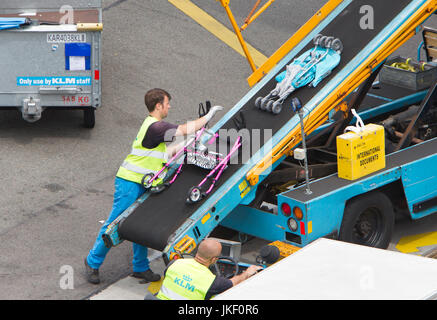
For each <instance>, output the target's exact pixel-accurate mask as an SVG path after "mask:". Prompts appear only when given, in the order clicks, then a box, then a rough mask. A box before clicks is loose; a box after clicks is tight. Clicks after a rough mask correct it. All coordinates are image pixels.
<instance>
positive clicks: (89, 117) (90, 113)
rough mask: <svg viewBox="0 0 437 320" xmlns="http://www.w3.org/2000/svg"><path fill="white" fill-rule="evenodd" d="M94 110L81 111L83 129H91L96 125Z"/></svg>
mask: <svg viewBox="0 0 437 320" xmlns="http://www.w3.org/2000/svg"><path fill="white" fill-rule="evenodd" d="M94 111H95V110H94V108H92V107H91V108H87V109H85V110H83V125H84V127H85V128H88V129H92V128H94V125H95V124H96V115H95V112H94Z"/></svg>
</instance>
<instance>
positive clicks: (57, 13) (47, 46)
mask: <svg viewBox="0 0 437 320" xmlns="http://www.w3.org/2000/svg"><path fill="white" fill-rule="evenodd" d="M64 4H65V3H64V2H62V1H60V0H43V1H35V0H33V1H32V0H25V1H20V2H19V3H17V2H16V1H12V0H4V1H2V2H1V3H0V17H10V16H15V17H17V16H20V17H27V18H29V19H30V20H31V24H30V25H28V26H23V27H20V28H15V29H8V30H2V31H0V65H1V69H2V74H3V76H2V77H1V79H0V110H8V109H18V110H20V111H21V113H22V115H23V118H24V119H25V120H26V121H29V122H34V121H37V120H39V119H40V118H41V116H42V112H43V110H45V109H47V108H57V109H65V110H72V109H73V110H84V126H85V127H87V128H93V127H94V125H95V114H94V112H95V109H97V108H99V107H100V106H101V103H102V101H101V100H102V99H101V96H102V93H101V90H102V87H101V61H102V53H101V30H102V1H101V0H91V1H84V0H75V1H69V2H68V6H65V5H64ZM67 46H68V49H67ZM75 55H78V56H79V55H80V56H83V57H84V58H83V59H84V60H85V63H84V64H85V68H83V66H81V63H82V62H80V63H79V65H80V66H79V67H78V69H79V70H77V69H75V68H74V67H73V66H72V65H71V66H70V61H72V60H70V56H75ZM80 59H81V58H80ZM81 61H83V60H81Z"/></svg>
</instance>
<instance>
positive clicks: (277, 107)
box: [272, 101, 282, 114]
mask: <svg viewBox="0 0 437 320" xmlns="http://www.w3.org/2000/svg"><path fill="white" fill-rule="evenodd" d="M281 111H282V103H280V102H278V101H276V102H275V103H273V106H272V112H273V113H274V114H279V113H281Z"/></svg>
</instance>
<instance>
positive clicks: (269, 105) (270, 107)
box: [266, 100, 275, 112]
mask: <svg viewBox="0 0 437 320" xmlns="http://www.w3.org/2000/svg"><path fill="white" fill-rule="evenodd" d="M274 103H275V101H273V100H269V101H267V105H266V111H268V112H272V107H273V104H274Z"/></svg>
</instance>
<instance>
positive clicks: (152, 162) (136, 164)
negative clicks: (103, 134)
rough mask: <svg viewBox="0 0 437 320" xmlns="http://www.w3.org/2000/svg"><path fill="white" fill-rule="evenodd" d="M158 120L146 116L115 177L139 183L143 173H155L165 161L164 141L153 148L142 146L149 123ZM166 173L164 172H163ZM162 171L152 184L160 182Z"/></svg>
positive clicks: (162, 177)
mask: <svg viewBox="0 0 437 320" xmlns="http://www.w3.org/2000/svg"><path fill="white" fill-rule="evenodd" d="M156 121H158V120H157V119H155V118H154V117H152V116H148V117H147V118H146V119H145V120H144V122H143V124H142V126H141V128H140V131H139V132H138V134H137V137H136V139H135V141H134V142H133V144H132V150H131V152H130V154H129V155H128V156H127V157H126V159H125V160H124V161H123V163H122V165H121V166H120V168H119V169H118V172H117V177H119V178H123V179H125V180H129V181H133V182H136V183H141V180H142V178H143V176H144V175H145V174H148V173H153V174H156V173H157V172H158V171H159V170H161V168H162V167H163V166H164V165H165V164H166V163H167V159H168V156H167V146H166V145H165V143H164V142H161V143H160V144H159V145H158V146H157V147H155V148H153V149H147V148H144V147H143V145H142V142H143V140H144V137H145V135H146V133H147V130H148V129H149V127H150V125H151V124H152V123H154V122H156ZM165 173H166V172H165ZM165 173H164V172H163V174H162V175H160V178H159V179H156V180H155V181H154V182H153V184H152V185H153V186H156V185H157V184H159V183H161V182H162V181H163V179H164V177H165Z"/></svg>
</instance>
